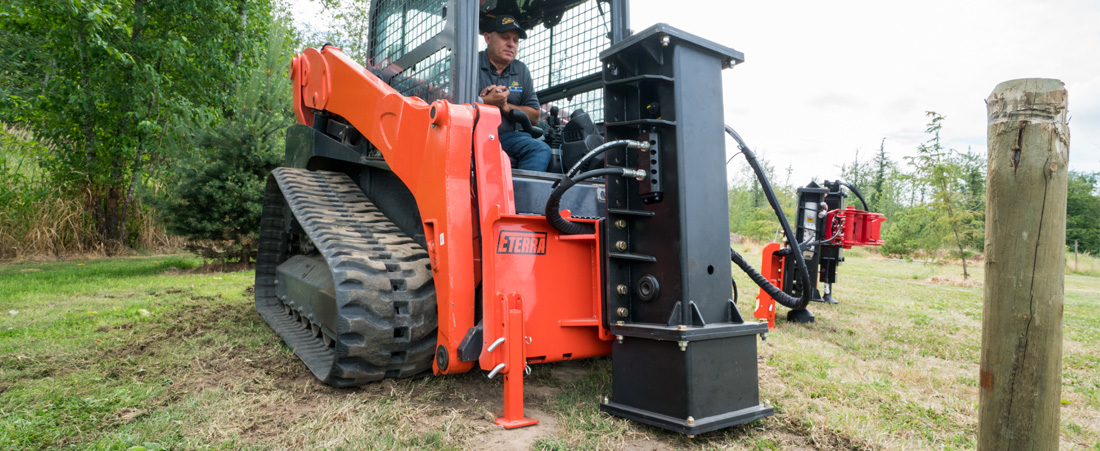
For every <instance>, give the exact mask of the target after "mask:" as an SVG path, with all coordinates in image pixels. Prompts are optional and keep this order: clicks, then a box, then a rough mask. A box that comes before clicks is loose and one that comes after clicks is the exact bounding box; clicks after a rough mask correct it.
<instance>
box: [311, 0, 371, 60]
mask: <svg viewBox="0 0 1100 451" xmlns="http://www.w3.org/2000/svg"><path fill="white" fill-rule="evenodd" d="M321 3H323V4H324V6H325V13H324V14H325V15H326V16H327V17H329V18H331V19H330V23H329V25H330V26H329V27H328V29H326V30H323V31H319V30H313V29H311V28H308V27H307V28H306V30H304V31H303V32H302V35H303V37H302V40H303V41H304V42H303V44H304V45H305V46H306V47H314V48H321V46H322V45H324V44H325V43H331V44H333V45H335V46H336V47H339V48H340V50H342V51H343V52H344V54H345V55H347V56H349V57H351V59H352V60H354V61H356V62H358V63H359V64H362V65H364V66H366V65H367V64H368V60H369V59H370V35H369V34H368V33H367V32H368V29H367V26H368V25H369V24H370V20H369V18H368V13H369V12H370V8H369V3H368V2H366V1H364V0H322V2H321Z"/></svg>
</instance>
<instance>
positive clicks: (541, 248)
mask: <svg viewBox="0 0 1100 451" xmlns="http://www.w3.org/2000/svg"><path fill="white" fill-rule="evenodd" d="M497 253H498V254H531V255H544V254H546V232H522V231H518V230H501V231H500V235H499V236H498V237H497Z"/></svg>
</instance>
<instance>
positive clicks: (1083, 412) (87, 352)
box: [0, 253, 1100, 450]
mask: <svg viewBox="0 0 1100 451" xmlns="http://www.w3.org/2000/svg"><path fill="white" fill-rule="evenodd" d="M866 255H867V256H859V257H857V256H853V255H851V254H849V255H848V260H847V262H845V264H844V265H842V266H841V272H840V281H839V283H838V284H837V285H835V296H836V297H837V298H838V299H839V300H840V301H841V303H840V304H839V305H823V304H813V305H812V306H811V310H812V311H813V312H814V313H815V314H816V315H817V322H816V323H814V324H811V325H794V324H789V323H786V322H785V321H783V320H782V318H783V317H784V316H785V314H786V309H785V308H782V307H780V308H779V316H780V322H779V327H778V329H777V330H775V331H773V332H772V333H770V334H769V338H768V340H767V341H765V342H759V346H758V349H759V351H758V352H759V356H760V361H761V365H760V368H759V371H760V393H761V398H762V399H764V400H766V401H767V402H769V403H770V404H771V405H773V406H774V407H775V409H776V415H775V416H772V417H769V418H766V419H762V420H758V421H755V422H753V423H750V424H747V425H743V426H739V427H735V428H730V429H726V430H723V431H717V432H712V433H707V434H703V435H700V436H697V437H694V438H688V437H685V436H682V435H679V434H673V433H669V432H666V431H664V430H660V429H657V428H653V427H649V426H645V425H642V424H638V423H635V422H631V421H627V420H623V419H619V418H615V417H611V416H608V415H606V414H604V413H602V412H601V411H600V410H599V401H600V400H601V399H602V398H603V397H604V396H608V395H610V394H611V362H610V360H609V359H607V358H603V359H591V360H585V361H577V362H563V363H557V364H545V365H533V370H534V371H533V373H532V374H531V375H530V376H529V377H528V378H527V379H526V387H527V391H526V405H527V407H528V411H529V412H531V414H532V415H537V416H539V417H540V419H541V420H542V423H540V425H539V426H535V427H534V428H528V429H526V430H519V431H502V430H500V429H499V427H497V426H495V425H493V424H492V419H493V418H494V417H495V414H494V411H496V410H499V409H500V408H501V385H500V383H501V381H500V378H499V377H498V378H496V379H495V380H489V379H486V378H485V375H484V372H480V371H475V372H471V373H466V374H459V375H453V376H443V377H430V378H422V379H414V380H400V381H392V380H391V381H384V382H381V383H376V384H371V385H368V386H364V387H360V388H355V389H333V388H330V387H327V386H324V385H322V384H320V383H318V382H316V381H315V380H314V379H313V377H312V375H311V374H310V373H309V372H308V370H306V369H305V368H304V366H303V365H302V364H301V363H300V362H299V361H298V360H297V358H296V357H294V355H293V353H292V352H291V351H290V350H289V349H287V348H286V346H285V345H283V344H282V343H281V342H280V341H279V339H278V337H277V336H276V335H275V334H274V333H273V332H272V331H271V330H270V329H269V328H268V327H267V326H266V324H265V323H264V322H263V320H262V319H260V317H259V316H258V315H257V314H256V313H255V310H254V309H253V307H252V293H251V285H252V279H253V274H252V273H251V272H239V273H228V274H210V273H203V272H198V271H194V270H193V268H196V267H197V266H198V265H200V264H201V262H200V261H199V260H198V259H195V258H191V257H181V256H174V257H171V256H170V257H165V256H160V257H143V258H126V259H101V260H83V261H70V262H55V263H41V264H10V265H6V266H0V449H117V450H127V449H131V448H133V447H140V448H145V449H233V450H236V449H303V448H324V449H383V450H385V449H393V450H399V449H472V448H479V449H480V448H483V447H485V445H487V444H496V446H497V447H498V448H499V449H514V448H528V449H537V450H566V449H570V450H571V449H652V448H657V449H690V450H726V449H744V450H774V449H807V448H808V449H973V448H974V447H975V446H976V443H975V435H976V433H975V431H976V427H977V409H978V384H977V368H978V361H979V356H980V334H981V308H982V306H981V304H982V288H981V287H980V286H975V285H973V284H963V283H960V282H961V268H959V267H957V266H953V265H922V264H915V263H905V262H885V261H882V260H879V259H876V258H875V257H874V256H873V254H870V253H868V254H866ZM751 258H752V260H751V261H758V260H759V255H758V254H757V255H754V256H752V257H751ZM981 271H982V267H981V265H977V267H976V268H972V273H973V276H972V277H974V278H975V279H976V280H979V281H980V280H981V278H982V273H981ZM736 277H737V281H738V287H739V298H740V300H741V301H740V309H741V311H742V314H743V315H744V316H746V317H747V318H751V317H752V309H753V307H754V301H753V298H754V297H755V295H756V292H757V291H758V290H757V289H756V287H754V286H752V285H751V282H749V281H748V279H747V278H746V277H743V276H742V275H740V274H738V275H737V276H736ZM933 279H935V280H936V282H933V281H932V280H933ZM1065 292H1066V297H1065V310H1064V321H1065V326H1064V335H1065V339H1064V344H1063V354H1064V359H1063V388H1062V398H1063V399H1062V404H1063V408H1062V417H1061V419H1062V441H1063V447H1067V446H1069V447H1076V448H1077V449H1100V448H1097V447H1098V446H1100V358H1098V357H1097V356H1100V312H1098V307H1100V305H1098V304H1100V278H1098V277H1096V276H1092V275H1088V274H1080V273H1069V274H1067V275H1066V279H1065ZM525 434H526V435H525ZM517 437H519V438H518V439H517ZM501 443H503V444H501ZM140 448H135V449H140Z"/></svg>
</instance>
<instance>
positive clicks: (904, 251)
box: [880, 205, 944, 259]
mask: <svg viewBox="0 0 1100 451" xmlns="http://www.w3.org/2000/svg"><path fill="white" fill-rule="evenodd" d="M888 218H889V221H890V224H891V227H889V228H887V229H885V230H884V231H883V232H882V239H883V241H885V242H886V243H885V244H883V245H882V247H881V248H880V251H881V252H882V253H883V254H885V255H889V256H893V257H905V258H910V257H913V256H919V257H922V258H930V259H934V258H935V251H936V250H938V249H939V246H940V243H941V241H942V237H943V235H944V230H943V226H942V224H941V223H939V222H937V221H936V218H935V216H934V214H933V212H932V211H931V210H930V209H929V208H928V207H927V206H924V205H917V206H914V207H909V208H906V209H904V210H900V211H898V212H897V214H895V215H892V216H889V217H888Z"/></svg>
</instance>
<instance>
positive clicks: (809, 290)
mask: <svg viewBox="0 0 1100 451" xmlns="http://www.w3.org/2000/svg"><path fill="white" fill-rule="evenodd" d="M726 133H728V134H729V135H730V136H731V137H733V140H734V141H737V147H738V148H739V149H741V153H743V154H745V160H746V161H748V163H749V166H750V167H752V171H753V172H754V173H756V178H757V180H759V181H760V187H761V188H763V190H764V197H766V198H767V199H768V203H769V204H771V207H772V210H774V211H775V216H776V218H778V219H779V225H780V226H782V227H783V234H784V235H786V236H787V242H788V243H790V245H791V246H798V245H799V243H798V239H797V237H795V236H794V230H792V229H791V225H790V223H788V222H787V216H786V215H784V214H783V208H782V207H780V206H779V199H777V198H776V197H775V191H774V190H772V184H771V182H769V181H768V177H767V176H766V175H764V170H763V169H762V168H761V167H760V163H759V162H757V161H756V154H755V153H753V152H752V150H750V149H749V146H748V145H747V144H745V141H744V140H742V139H741V135H738V134H737V132H736V131H734V130H733V127H730V126H728V125H727V126H726ZM731 250H732V249H731ZM732 254H733V255H737V253H736V252H732ZM792 254H794V258H795V263H796V265H795V266H797V267H798V269H797V271H798V279H799V281H800V282H802V299H800V300H797V302H789V301H790V299H793V297H792V296H790V295H787V294H786V293H783V292H782V290H778V288H777V290H778V292H779V293H783V294H784V295H785V296H786V297H787V298H789V299H783V300H781V298H780V297H777V296H775V295H772V298H773V299H775V300H776V301H778V302H779V303H780V304H783V305H784V306H786V307H789V308H791V309H802V308H806V305H808V304H809V303H810V298H811V297H812V296H813V284H811V283H810V271H809V270H807V269H806V259H805V258H803V257H802V252H792ZM734 261H736V260H734ZM746 266H748V264H747V263H746ZM748 267H749V268H752V267H751V266H748ZM741 269H742V270H745V267H742V268H741ZM745 272H746V273H748V270H745ZM753 273H756V275H758V276H759V275H760V273H757V272H756V270H753ZM749 277H752V274H749ZM753 281H754V282H756V284H757V285H760V288H763V289H764V291H766V292H767V291H768V290H769V288H768V287H767V286H771V287H775V285H772V283H771V282H768V280H767V279H765V278H763V277H762V276H761V277H760V280H757V279H756V278H753ZM765 285H767V286H765ZM769 294H771V293H770V292H769ZM784 300H786V301H788V302H784Z"/></svg>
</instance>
